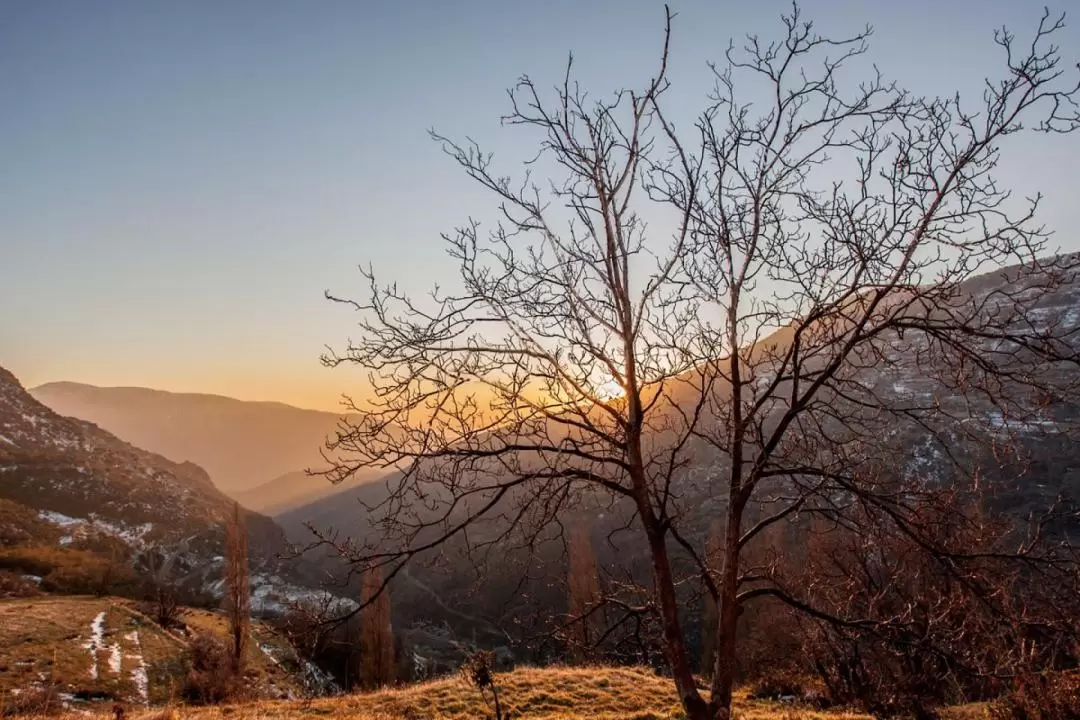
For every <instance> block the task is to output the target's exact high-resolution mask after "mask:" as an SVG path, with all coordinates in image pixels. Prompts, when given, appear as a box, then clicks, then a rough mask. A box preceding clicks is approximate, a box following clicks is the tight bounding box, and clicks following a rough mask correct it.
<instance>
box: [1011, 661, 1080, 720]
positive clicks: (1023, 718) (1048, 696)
mask: <svg viewBox="0 0 1080 720" xmlns="http://www.w3.org/2000/svg"><path fill="white" fill-rule="evenodd" d="M990 715H991V717H992V718H994V720H1080V673H1077V672H1073V673H1040V674H1036V673H1032V674H1030V675H1024V676H1021V677H1019V678H1017V680H1016V682H1015V683H1014V684H1013V689H1012V692H1010V693H1009V694H1008V695H1007V696H1006V697H1004V698H1002V699H1001V700H999V701H998V702H996V703H995V704H994V705H993V707H992V709H991V711H990Z"/></svg>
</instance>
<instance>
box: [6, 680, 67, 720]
mask: <svg viewBox="0 0 1080 720" xmlns="http://www.w3.org/2000/svg"><path fill="white" fill-rule="evenodd" d="M63 711H64V705H63V703H62V702H61V700H60V694H59V691H58V689H57V686H56V685H54V684H51V683H50V684H48V685H44V686H41V687H35V688H32V689H30V690H25V691H23V692H21V693H19V694H17V695H10V696H8V697H7V698H3V703H2V704H0V716H2V717H15V716H19V715H32V716H35V717H40V716H43V715H59V714H60V713H62V712H63Z"/></svg>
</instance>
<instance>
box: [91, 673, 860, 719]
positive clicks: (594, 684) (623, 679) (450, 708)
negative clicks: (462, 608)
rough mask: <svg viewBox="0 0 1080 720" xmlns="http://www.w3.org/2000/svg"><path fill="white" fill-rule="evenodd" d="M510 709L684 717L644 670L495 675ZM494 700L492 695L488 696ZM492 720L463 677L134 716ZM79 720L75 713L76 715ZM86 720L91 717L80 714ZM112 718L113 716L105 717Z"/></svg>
mask: <svg viewBox="0 0 1080 720" xmlns="http://www.w3.org/2000/svg"><path fill="white" fill-rule="evenodd" d="M495 682H496V684H497V687H498V688H499V692H500V698H501V702H502V706H503V708H504V709H508V710H509V712H510V713H511V715H510V717H513V718H515V719H517V718H521V719H522V720H524V719H528V720H584V719H585V718H588V719H589V720H677V719H678V718H682V717H684V714H683V711H682V708H681V707H680V706H679V703H678V699H677V698H676V696H675V692H674V688H673V686H672V684H671V681H670V680H669V679H667V678H664V677H660V676H658V675H656V674H655V673H653V672H652V671H651V670H647V669H643V668H610V667H580V668H543V669H541V668H520V669H517V670H514V671H512V672H507V673H500V674H497V675H496V676H495ZM489 697H490V696H489ZM736 712H737V716H738V717H739V718H741V719H742V720H781V719H782V720H862V719H863V718H867V719H868V718H869V716H867V715H861V714H854V713H848V712H843V711H815V710H810V709H805V708H799V707H797V706H794V705H790V704H779V703H771V702H766V701H758V700H751V699H749V698H748V697H747V696H746V695H745V694H741V695H739V697H738V698H737V700H736ZM490 716H492V711H491V709H490V708H489V707H488V706H487V705H486V704H485V702H484V701H483V699H482V698H481V696H480V694H479V693H478V691H477V690H476V689H475V688H473V687H471V686H469V685H468V684H466V682H465V681H464V680H463V679H462V678H460V677H459V676H457V675H451V676H448V677H445V678H441V679H439V680H433V681H430V682H425V683H419V684H416V685H411V686H408V687H403V688H395V689H387V690H382V691H380V692H373V693H361V694H356V695H344V696H339V697H329V698H321V699H316V700H310V701H303V702H296V701H262V702H248V703H237V704H230V705H223V706H222V705H219V706H207V707H179V706H172V707H169V708H167V709H166V710H164V711H162V710H161V709H152V710H147V711H145V712H137V711H132V712H129V713H128V715H127V717H128V718H130V720H139V719H145V720H150V718H153V719H154V720H181V719H185V720H186V719H190V720H218V719H219V718H233V719H236V720H240V719H241V718H244V719H247V718H260V720H262V719H265V720H277V719H279V718H280V719H281V720H284V719H285V718H325V717H334V718H341V719H342V720H404V719H406V718H408V719H410V720H421V719H423V720H476V719H477V718H485V717H490ZM73 717H74V716H73ZM80 717H85V716H80ZM101 717H103V718H104V717H110V718H111V715H108V716H106V715H102V716H101Z"/></svg>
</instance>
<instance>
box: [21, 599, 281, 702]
mask: <svg viewBox="0 0 1080 720" xmlns="http://www.w3.org/2000/svg"><path fill="white" fill-rule="evenodd" d="M102 612H104V613H105V622H104V632H103V637H102V641H103V646H104V649H102V650H99V651H98V652H97V653H96V661H97V662H96V664H97V677H96V678H95V677H93V676H92V672H91V669H92V667H93V665H94V658H93V657H92V656H91V651H90V649H89V648H87V647H86V644H87V643H88V641H89V640H90V638H91V634H92V632H91V624H92V623H93V621H94V619H95V617H97V616H98V614H99V613H102ZM182 620H183V621H184V622H186V623H187V624H188V625H189V626H190V627H191V628H192V629H195V630H208V631H211V632H214V633H215V634H219V635H223V634H224V631H225V624H224V621H223V620H222V619H221V618H220V617H218V616H216V615H214V614H213V613H210V612H206V611H202V610H188V611H186V612H185V614H184V617H183V618H182ZM252 632H253V635H254V636H255V637H254V639H255V640H256V642H254V643H250V644H249V655H248V667H249V668H250V674H251V683H252V684H253V685H254V686H259V687H269V686H270V685H273V686H276V687H277V688H279V689H280V690H282V691H287V690H288V689H290V688H293V687H294V684H295V683H294V682H293V680H292V678H291V677H290V675H289V673H287V672H285V671H284V670H283V669H281V668H280V667H278V666H277V665H275V664H274V663H273V662H271V661H270V660H269V658H268V657H267V656H266V655H265V654H264V653H263V651H262V650H261V649H260V648H259V644H262V645H264V646H269V647H271V648H273V649H278V648H281V649H282V650H284V647H283V646H282V645H281V642H280V641H279V640H278V639H276V638H275V637H274V636H273V635H272V634H271V633H270V632H269V631H268V630H267V629H266V628H265V627H263V626H261V625H259V624H255V626H254V627H253V631H252ZM133 633H138V645H136V642H135V636H134V634H133ZM114 644H115V645H117V646H118V647H119V655H120V662H121V664H120V672H119V673H116V672H113V669H112V667H111V666H110V662H109V661H110V656H112V646H113V645H114ZM186 650H187V640H186V639H185V638H184V636H183V635H181V634H177V633H166V632H165V631H163V630H162V629H161V628H160V627H159V626H158V625H157V624H156V623H154V622H153V621H152V620H150V619H149V618H147V617H145V616H144V615H142V614H141V613H140V612H139V611H138V610H137V609H136V608H135V606H134V604H133V603H132V602H130V601H128V600H122V599H119V598H88V597H48V598H33V599H27V600H7V601H0V707H3V705H4V702H5V700H7V699H8V698H11V697H12V695H13V693H12V691H13V690H14V691H16V692H27V691H30V690H33V689H34V688H35V687H41V686H42V685H45V684H49V683H52V682H55V683H56V684H58V686H59V691H60V692H61V693H65V694H67V695H76V696H79V695H95V696H101V697H102V698H103V699H104V698H108V699H109V700H110V701H111V700H112V699H117V700H121V701H124V702H126V703H132V704H141V703H142V698H141V696H140V693H139V691H138V687H137V686H136V683H135V679H134V676H133V674H132V673H133V672H135V671H136V670H137V668H138V667H139V665H140V662H139V657H141V658H142V662H143V663H145V668H146V674H147V680H148V683H147V691H148V692H147V695H148V699H149V701H150V703H151V704H160V703H166V702H169V701H171V700H173V699H174V698H175V697H176V695H177V692H178V691H179V683H180V682H181V681H182V679H183V671H184V655H185V652H186Z"/></svg>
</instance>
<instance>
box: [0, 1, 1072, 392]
mask: <svg viewBox="0 0 1080 720" xmlns="http://www.w3.org/2000/svg"><path fill="white" fill-rule="evenodd" d="M1067 4H1068V3H1061V2H1059V3H1058V6H1059V7H1058V9H1059V10H1060V9H1064V8H1065V5H1067ZM671 5H672V9H673V10H674V11H675V12H676V13H677V14H678V15H677V17H676V20H675V23H674V32H673V49H672V60H671V79H672V82H673V87H672V90H671V92H670V95H669V101H670V103H671V105H670V108H671V110H670V111H671V113H672V114H673V116H674V117H676V118H685V120H686V121H689V120H690V119H691V118H692V117H693V114H694V113H695V111H697V110H699V109H700V107H701V106H702V104H703V99H704V97H705V94H706V92H707V91H708V90H709V89H710V86H711V82H710V79H709V74H708V71H707V65H706V63H707V61H709V60H718V59H721V58H722V55H723V50H724V49H725V48H726V47H727V43H728V40H729V38H732V37H736V38H740V37H742V36H744V35H745V34H746V33H750V32H755V33H760V34H761V35H762V36H763V37H772V36H775V35H776V31H777V29H778V28H779V27H780V25H779V22H778V19H779V16H780V14H781V12H784V11H786V10H787V9H788V8H789V7H790V5H789V4H788V3H786V2H774V1H773V0H756V1H755V2H746V1H745V0H741V1H737V2H736V1H733V0H672V2H671ZM1041 7H1042V3H1041V2H1040V3H1035V2H1030V3H1029V2H1026V1H1025V2H1020V1H1018V0H908V1H906V2H893V1H892V0H861V1H860V0H809V1H808V2H805V3H803V4H802V8H803V12H804V14H805V15H806V16H807V17H808V18H810V19H813V20H814V22H815V26H816V28H817V29H819V30H820V31H821V32H823V33H827V34H844V33H849V32H852V31H854V30H857V29H858V28H860V27H861V26H862V25H864V24H866V23H869V24H871V25H873V26H874V27H875V35H874V37H873V40H872V44H871V53H870V56H869V59H870V60H872V61H873V62H875V63H876V64H877V65H878V66H879V67H880V68H881V70H882V71H883V72H884V73H885V75H886V76H887V77H889V78H893V79H896V80H897V81H898V82H900V83H901V84H902V85H905V86H906V87H908V88H909V89H911V90H913V91H915V92H917V93H920V94H941V93H951V92H952V91H954V90H957V89H960V90H961V91H963V92H965V93H966V94H968V95H971V94H972V91H974V92H975V93H978V92H980V87H979V84H980V82H981V79H982V77H984V76H985V75H986V74H987V73H988V72H996V71H997V69H998V68H999V67H1000V64H999V62H1000V53H999V52H998V49H997V47H996V46H995V45H994V44H993V42H992V33H993V30H994V28H995V27H999V26H1001V25H1002V24H1006V25H1008V26H1010V28H1012V29H1014V30H1016V31H1017V32H1018V33H1020V34H1023V33H1025V32H1028V31H1030V30H1031V29H1033V28H1034V26H1035V24H1036V23H1037V21H1038V17H1039V15H1040V14H1041ZM1051 8H1052V9H1053V8H1054V5H1051ZM662 20H663V5H662V3H660V2H652V1H646V0H610V1H609V0H549V1H547V2H531V3H523V2H510V1H505V2H496V1H495V0H459V1H457V2H446V1H445V0H441V1H439V0H428V1H420V0H416V1H411V2H407V1H405V0H400V1H399V2H379V3H376V2H364V1H362V0H352V1H349V2H344V1H340V0H320V2H299V1H298V0H290V1H285V0H230V2H218V1H216V0H188V1H186V2H157V1H151V2H147V1H145V0H130V1H125V2H121V1H114V0H95V2H86V1H85V0H46V1H44V2H42V1H40V0H5V2H3V3H0V365H2V366H4V367H7V368H8V369H9V370H11V371H12V372H14V373H15V374H16V375H17V376H18V377H19V378H20V379H21V380H22V381H23V383H24V385H26V386H27V387H32V386H36V385H38V384H41V383H44V382H48V381H55V380H71V381H79V382H87V383H91V384H95V385H104V386H115V385H122V386H143V387H152V388H158V389H163V390H172V391H178V392H208V393H216V394H223V395H230V396H233V397H237V398H241V399H247V400H278V401H282V402H287V403H291V404H294V405H298V406H302V407H314V408H324V409H334V408H336V407H337V403H338V398H339V397H340V395H341V394H342V393H350V394H362V393H363V387H364V381H365V378H364V375H363V374H362V373H360V372H357V371H355V370H350V369H344V370H343V369H338V370H329V369H325V368H323V367H322V366H321V365H320V363H319V355H320V353H321V352H322V351H323V348H324V347H325V346H327V345H330V346H333V347H341V346H342V345H343V344H344V342H345V341H346V339H347V338H348V337H349V335H350V333H351V332H352V331H353V328H354V319H353V318H352V317H350V313H349V312H348V311H347V310H346V309H344V308H343V307H341V306H337V305H333V304H331V303H329V302H328V301H326V300H325V299H324V297H323V293H324V291H325V290H331V291H333V292H334V293H335V294H338V295H345V296H350V295H354V296H355V295H359V294H360V292H361V291H362V285H361V277H360V275H359V273H358V272H357V270H356V268H357V266H358V265H363V266H367V265H369V264H370V265H372V266H373V267H374V269H375V270H376V272H377V273H378V274H379V275H380V276H381V277H383V278H385V279H387V280H396V281H398V282H399V283H400V284H401V285H402V286H403V287H405V288H406V289H409V290H413V291H417V292H423V291H424V290H426V289H428V288H429V287H430V286H431V285H433V284H434V283H440V284H443V285H447V284H449V283H452V282H453V279H454V277H455V273H454V271H455V268H454V265H453V263H452V262H451V261H450V260H449V259H448V258H446V257H445V255H444V254H443V251H442V242H441V240H440V236H439V234H440V233H441V232H445V231H449V230H452V229H453V228H454V227H455V226H457V225H460V224H461V223H462V222H464V221H465V220H466V219H467V218H468V217H469V216H470V215H473V216H477V217H483V216H484V213H487V212H490V211H491V210H492V208H493V206H494V203H493V202H492V200H491V198H489V197H487V196H485V195H484V194H483V193H482V192H481V191H480V190H479V189H477V188H475V187H473V186H470V185H469V184H468V182H467V180H466V179H465V178H464V177H463V176H462V175H461V174H460V172H459V171H458V170H457V168H456V167H455V166H454V165H453V163H452V162H451V161H450V159H449V158H447V157H446V156H445V155H444V154H443V153H442V152H441V150H440V148H439V146H438V145H436V144H435V143H433V142H432V141H430V140H429V139H428V136H427V131H428V129H430V128H435V129H436V130H438V131H440V132H442V133H443V134H446V135H449V136H452V137H458V138H462V137H464V136H466V135H468V136H470V137H473V138H475V139H477V140H478V141H480V142H481V143H482V144H483V145H484V146H485V147H486V148H488V149H490V150H493V151H494V152H495V153H496V158H497V159H499V160H501V162H502V163H503V164H504V167H507V168H508V169H509V170H510V171H513V169H514V168H515V167H520V165H517V164H516V163H519V162H520V161H521V160H524V159H526V158H528V157H530V156H531V155H532V154H534V152H535V147H536V145H535V140H536V138H535V136H532V135H529V134H527V133H521V132H520V131H515V130H513V129H510V128H504V127H501V126H500V123H499V117H500V116H501V115H502V114H504V113H505V111H506V110H507V107H508V106H507V100H506V94H505V90H506V88H507V87H509V86H511V85H512V84H513V83H514V82H515V80H516V79H517V77H518V76H519V75H521V74H528V75H530V76H531V77H533V78H534V79H535V80H536V81H537V82H538V84H541V85H544V86H549V85H552V84H554V83H555V82H557V81H558V80H560V79H561V75H562V72H563V69H564V64H565V61H566V57H567V53H568V52H569V51H573V52H574V55H575V67H576V69H577V75H578V77H579V79H580V80H581V82H582V84H583V85H584V86H585V87H587V88H589V89H590V91H591V92H593V93H607V92H610V91H612V90H614V89H616V88H619V87H624V86H629V85H639V84H641V83H643V82H644V81H646V80H647V79H648V78H649V77H651V75H652V73H653V71H654V69H655V65H656V58H657V53H658V50H659V46H660V42H661V30H662ZM1058 44H1059V45H1061V46H1062V50H1063V54H1064V56H1065V59H1066V60H1067V61H1068V63H1069V64H1070V65H1075V63H1076V62H1077V61H1078V60H1080V9H1078V10H1077V11H1076V12H1074V13H1073V17H1071V18H1070V19H1069V26H1068V27H1067V28H1066V29H1065V31H1064V32H1063V33H1061V35H1060V36H1059V38H1058ZM1005 160H1006V162H1004V163H1003V166H1002V172H1001V175H1000V177H1001V179H1002V180H1003V181H1004V182H1006V183H1008V184H1010V185H1011V186H1013V187H1014V188H1016V190H1017V192H1018V193H1023V194H1030V193H1033V192H1034V191H1036V190H1041V191H1043V192H1044V193H1045V195H1046V199H1045V201H1044V205H1043V208H1042V213H1041V218H1042V221H1043V222H1044V223H1045V224H1046V225H1047V227H1048V228H1050V229H1052V230H1055V231H1056V232H1057V235H1056V237H1055V239H1054V243H1055V244H1056V245H1058V246H1060V247H1061V248H1063V249H1066V250H1074V249H1080V232H1078V231H1077V226H1078V221H1080V203H1077V201H1076V198H1077V197H1078V196H1080V180H1078V177H1080V176H1078V167H1080V134H1074V136H1069V137H1065V138H1056V139H1055V140H1054V141H1053V142H1049V141H1047V140H1046V139H1045V138H1043V139H1040V138H1035V139H1022V140H1021V141H1020V142H1018V143H1017V144H1016V145H1015V146H1014V147H1013V148H1011V149H1010V150H1009V152H1008V154H1007V155H1006V158H1005Z"/></svg>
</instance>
